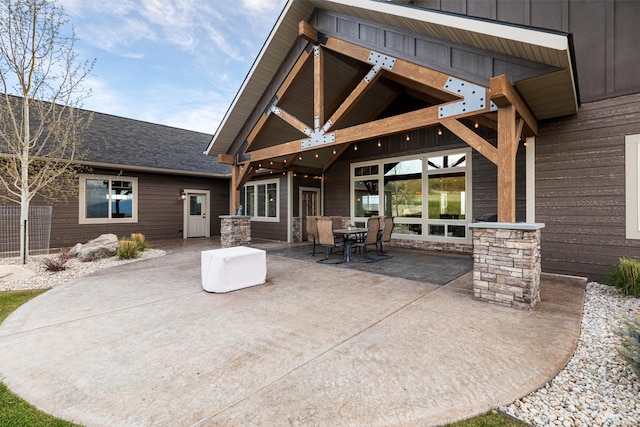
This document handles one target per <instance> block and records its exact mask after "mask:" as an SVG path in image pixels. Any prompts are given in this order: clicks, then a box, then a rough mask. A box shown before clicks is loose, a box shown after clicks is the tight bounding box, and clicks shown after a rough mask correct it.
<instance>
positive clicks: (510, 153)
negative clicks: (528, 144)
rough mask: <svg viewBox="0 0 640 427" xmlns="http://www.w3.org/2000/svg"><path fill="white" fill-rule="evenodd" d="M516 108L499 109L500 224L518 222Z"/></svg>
mask: <svg viewBox="0 0 640 427" xmlns="http://www.w3.org/2000/svg"><path fill="white" fill-rule="evenodd" d="M518 137H519V135H516V108H515V107H514V106H513V105H508V106H505V107H500V108H498V222H516V151H517V149H518Z"/></svg>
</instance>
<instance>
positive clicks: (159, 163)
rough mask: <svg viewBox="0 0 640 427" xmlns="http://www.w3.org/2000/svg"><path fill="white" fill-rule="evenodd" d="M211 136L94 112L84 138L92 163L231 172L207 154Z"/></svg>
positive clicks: (215, 172) (87, 159) (169, 170)
mask: <svg viewBox="0 0 640 427" xmlns="http://www.w3.org/2000/svg"><path fill="white" fill-rule="evenodd" d="M211 137H212V136H211V135H209V134H206V133H201V132H195V131H190V130H185V129H179V128H175V127H171V126H165V125H160V124H155V123H149V122H143V121H139V120H133V119H128V118H124V117H118V116H113V115H109V114H103V113H97V112H94V113H93V121H92V122H91V125H90V127H89V129H88V130H87V132H86V133H85V138H84V148H87V149H88V153H87V154H86V156H85V158H84V160H85V161H86V162H89V163H99V164H109V165H117V166H119V167H123V166H129V167H132V168H136V167H138V168H144V169H147V168H151V169H158V170H164V171H166V172H171V173H176V172H187V173H189V174H206V175H211V174H220V175H229V174H230V173H231V168H230V166H228V165H223V164H219V163H218V161H217V159H216V158H214V157H211V156H207V155H205V154H204V150H205V149H206V148H207V145H208V144H209V142H210V141H211Z"/></svg>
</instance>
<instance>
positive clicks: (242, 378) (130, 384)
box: [0, 246, 584, 426]
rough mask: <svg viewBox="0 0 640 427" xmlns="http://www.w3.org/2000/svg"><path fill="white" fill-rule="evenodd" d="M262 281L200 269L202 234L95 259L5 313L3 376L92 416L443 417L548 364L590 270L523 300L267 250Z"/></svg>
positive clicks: (63, 409)
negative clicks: (121, 258)
mask: <svg viewBox="0 0 640 427" xmlns="http://www.w3.org/2000/svg"><path fill="white" fill-rule="evenodd" d="M267 267H268V274H267V283H266V284H265V285H261V286H256V287H252V288H247V289H243V290H240V291H235V292H231V293H227V294H210V293H206V292H203V291H202V287H201V284H200V248H199V247H197V246H196V247H188V246H185V247H183V248H182V249H181V250H175V251H171V253H169V254H168V255H167V256H164V257H160V258H155V259H150V260H145V261H140V262H136V263H132V264H127V265H123V266H121V267H118V268H115V269H112V270H105V271H103V272H101V273H99V274H95V275H93V276H87V277H84V278H82V279H79V280H75V281H72V282H69V283H67V284H65V285H63V286H60V287H58V288H55V289H52V290H50V291H48V292H46V293H45V294H43V295H41V296H39V297H37V298H35V299H33V300H31V301H30V302H28V303H27V304H25V305H23V306H22V307H20V308H19V309H18V310H17V311H15V312H14V313H13V314H12V315H11V316H10V317H9V318H7V320H6V321H5V322H4V323H3V324H2V325H0V348H1V349H2V351H0V379H1V380H2V381H3V382H4V383H5V384H6V385H7V386H8V387H9V388H10V389H11V390H13V391H14V392H15V393H17V394H18V395H20V396H22V397H23V398H25V399H26V400H27V401H29V402H30V403H32V404H34V405H35V406H37V407H38V408H40V409H42V410H43V411H45V412H48V413H51V414H53V415H55V416H58V417H60V418H63V419H67V420H72V421H75V422H77V423H80V424H83V425H86V426H107V425H108V426H151V425H158V426H167V425H172V426H173V425H185V426H189V425H206V426H213V425H222V424H224V425H229V426H254V425H317V426H335V425H352V426H356V425H357V426H361V425H378V426H382V425H421V426H426V425H440V424H444V423H448V422H451V421H455V420H459V419H463V418H468V417H471V416H473V415H476V414H479V413H482V412H485V411H487V410H488V409H490V408H492V407H496V406H498V405H502V404H507V403H510V402H512V401H513V400H515V399H517V398H520V397H522V396H524V395H526V394H528V393H529V392H531V391H533V390H535V389H537V388H539V387H540V386H541V385H543V384H544V383H545V382H547V381H549V380H550V379H552V378H553V377H554V376H555V375H556V374H557V373H558V372H559V371H560V370H561V369H562V368H563V367H564V365H565V364H566V362H567V361H568V360H569V359H570V357H571V355H572V352H573V350H574V348H575V345H576V342H577V338H578V334H579V332H580V319H581V314H582V304H583V300H584V283H583V282H580V281H575V280H567V279H564V278H559V277H556V276H545V277H544V281H543V283H542V289H541V293H542V299H543V301H542V302H541V303H540V304H539V305H538V308H537V309H536V310H535V311H533V312H525V311H518V310H514V309H509V308H505V307H501V306H496V305H492V304H488V303H484V302H479V301H474V300H473V299H472V296H471V273H470V274H467V275H465V276H463V277H461V278H459V279H457V280H455V281H453V282H450V283H449V284H447V285H445V286H435V285H429V284H425V283H419V282H414V281H409V280H404V279H397V278H393V277H387V276H381V275H375V274H371V273H362V272H358V271H350V270H345V269H338V268H332V267H329V266H323V265H320V264H316V263H309V262H303V261H297V260H292V259H285V258H279V257H274V256H269V257H268V259H267Z"/></svg>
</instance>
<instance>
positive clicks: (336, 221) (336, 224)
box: [330, 215, 343, 230]
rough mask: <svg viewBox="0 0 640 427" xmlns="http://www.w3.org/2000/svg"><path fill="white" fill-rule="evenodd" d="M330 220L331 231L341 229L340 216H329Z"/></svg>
mask: <svg viewBox="0 0 640 427" xmlns="http://www.w3.org/2000/svg"><path fill="white" fill-rule="evenodd" d="M330 218H331V222H332V223H333V229H334V230H337V229H339V228H343V227H342V217H341V216H337V215H334V216H331V217H330Z"/></svg>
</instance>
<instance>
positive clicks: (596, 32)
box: [569, 1, 607, 101]
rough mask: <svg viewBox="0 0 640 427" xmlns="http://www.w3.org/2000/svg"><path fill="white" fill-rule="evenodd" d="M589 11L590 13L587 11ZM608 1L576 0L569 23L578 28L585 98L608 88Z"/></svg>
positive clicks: (576, 40) (576, 43)
mask: <svg viewBox="0 0 640 427" xmlns="http://www.w3.org/2000/svg"><path fill="white" fill-rule="evenodd" d="M585 12H588V13H585ZM606 12H607V8H606V2H601V1H589V2H580V3H576V2H572V3H570V10H569V19H570V21H569V25H570V28H571V30H572V31H573V32H574V34H575V37H574V39H573V43H574V46H575V48H576V52H580V54H579V55H576V66H577V69H578V81H579V82H580V91H581V92H580V93H581V94H582V96H583V98H585V101H588V100H589V99H594V98H598V97H602V96H603V95H605V94H606V92H607V72H606V70H607V46H606V43H605V39H606V36H607V32H606V23H607V21H606V20H605V19H604V17H605V16H606Z"/></svg>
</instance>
